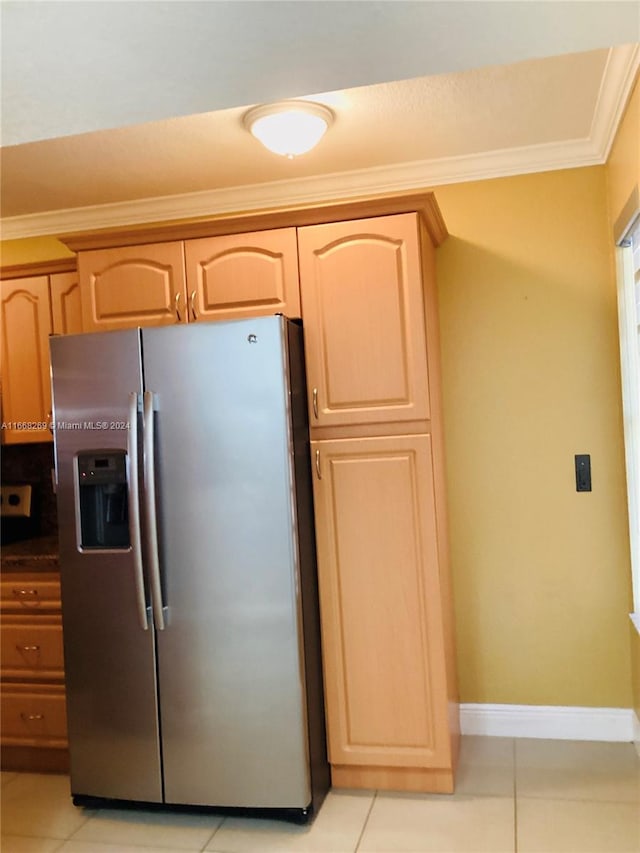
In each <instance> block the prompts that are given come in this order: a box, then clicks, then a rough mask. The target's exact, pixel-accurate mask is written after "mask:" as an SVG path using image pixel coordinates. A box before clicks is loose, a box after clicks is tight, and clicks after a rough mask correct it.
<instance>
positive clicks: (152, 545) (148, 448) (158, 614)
mask: <svg viewBox="0 0 640 853" xmlns="http://www.w3.org/2000/svg"><path fill="white" fill-rule="evenodd" d="M143 409H144V505H145V512H146V520H147V546H148V548H147V550H148V563H149V582H150V584H151V602H152V604H153V616H154V619H155V623H156V628H157V629H158V630H159V631H164V629H165V612H166V611H165V608H164V606H163V604H162V584H161V583H160V558H159V556H158V519H157V517H156V474H155V465H154V453H155V447H154V444H155V431H154V422H153V391H145V392H144V404H143Z"/></svg>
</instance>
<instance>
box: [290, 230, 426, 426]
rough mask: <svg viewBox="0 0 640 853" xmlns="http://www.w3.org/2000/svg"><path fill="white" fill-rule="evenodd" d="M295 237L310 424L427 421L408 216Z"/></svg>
mask: <svg viewBox="0 0 640 853" xmlns="http://www.w3.org/2000/svg"><path fill="white" fill-rule="evenodd" d="M298 240H299V246H300V288H301V296H302V312H303V318H304V321H305V351H306V356H307V366H308V377H309V383H308V384H309V388H310V392H312V393H313V389H315V394H314V397H315V400H314V401H312V405H311V406H310V419H311V420H310V423H311V425H312V426H330V425H346V424H366V423H385V422H386V423H388V422H394V421H410V420H420V419H425V418H428V417H429V394H428V377H427V359H426V348H425V331H424V309H423V300H422V285H421V272H420V253H419V239H418V222H417V217H416V215H415V214H403V215H399V216H386V217H377V218H374V219H365V220H358V221H354V222H338V223H331V224H326V225H313V226H309V227H307V228H301V229H299V234H298ZM313 402H315V403H316V405H313ZM316 412H317V414H316Z"/></svg>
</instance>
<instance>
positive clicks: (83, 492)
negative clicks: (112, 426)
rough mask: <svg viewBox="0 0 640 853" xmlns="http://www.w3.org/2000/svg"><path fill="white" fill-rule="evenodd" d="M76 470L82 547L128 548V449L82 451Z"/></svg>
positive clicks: (103, 548) (102, 548) (94, 548)
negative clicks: (126, 450)
mask: <svg viewBox="0 0 640 853" xmlns="http://www.w3.org/2000/svg"><path fill="white" fill-rule="evenodd" d="M77 471H78V492H77V494H78V511H79V516H80V539H79V542H78V545H79V547H80V549H81V550H84V549H91V550H108V551H111V550H113V549H128V548H129V547H130V545H131V540H130V536H129V511H128V498H127V454H126V452H125V451H124V450H107V451H104V452H96V451H90V452H88V453H79V454H78V468H77Z"/></svg>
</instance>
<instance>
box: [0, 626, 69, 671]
mask: <svg viewBox="0 0 640 853" xmlns="http://www.w3.org/2000/svg"><path fill="white" fill-rule="evenodd" d="M45 618H46V617H45ZM49 618H52V617H49ZM14 620H15V621H14ZM0 638H1V642H2V648H1V654H0V661H1V666H2V677H3V678H23V679H51V678H62V677H63V675H64V658H63V650H62V625H61V624H60V620H56V621H55V622H53V623H51V624H44V625H43V624H36V623H35V621H34V622H25V621H23V620H20V617H11V616H9V617H6V618H5V619H4V620H3V622H2V626H1V627H0Z"/></svg>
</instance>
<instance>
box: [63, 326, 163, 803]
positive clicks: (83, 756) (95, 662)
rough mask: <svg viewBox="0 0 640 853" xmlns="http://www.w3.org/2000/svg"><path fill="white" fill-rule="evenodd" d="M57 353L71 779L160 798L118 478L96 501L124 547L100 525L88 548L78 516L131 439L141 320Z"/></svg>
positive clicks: (154, 726)
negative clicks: (93, 484)
mask: <svg viewBox="0 0 640 853" xmlns="http://www.w3.org/2000/svg"><path fill="white" fill-rule="evenodd" d="M51 360H52V371H53V395H54V407H55V421H56V429H55V452H56V469H57V476H58V523H59V530H60V571H61V581H62V610H63V625H64V642H65V676H66V688H67V713H68V727H69V743H70V753H71V790H72V793H73V794H74V795H78V796H93V797H110V798H117V799H130V800H145V801H148V802H162V778H161V767H160V748H159V737H158V714H157V690H156V676H155V650H154V636H153V625H152V623H150V626H149V628H148V630H144V629H143V627H142V624H143V623H144V617H145V608H144V601H143V602H142V605H143V606H142V607H141V606H140V604H141V602H140V592H141V593H142V594H143V595H144V587H143V586H142V587H141V588H140V589H138V590H137V589H136V581H137V579H139V575H138V574H137V572H136V565H135V560H134V556H135V555H134V552H133V550H132V549H131V548H129V547H126V541H127V539H128V538H129V537H124V536H122V535H120V531H121V528H122V527H123V524H124V526H126V522H123V519H126V512H125V507H124V500H123V497H122V494H121V490H119V491H118V490H116V489H112V491H113V492H114V494H113V495H111V494H110V492H109V488H110V487H107V488H106V489H105V490H104V494H102V493H98V492H96V497H97V499H96V501H95V502H94V501H92V495H91V494H89V498H88V501H87V503H88V506H90V507H92V511H93V510H95V512H96V513H97V512H100V511H101V509H102V508H105V507H106V509H105V510H104V511H105V519H104V520H105V524H107V525H108V524H113V523H114V520H115V521H117V527H118V531H119V532H118V536H117V537H116V538H117V542H118V545H117V547H116V546H113V547H109V542H110V541H111V540H110V539H109V537H104V538H102V537H101V536H97V537H96V539H95V541H93V540H92V539H91V537H89V542H90V545H91V546H92V547H87V548H86V549H83V550H80V547H79V543H80V542H81V541H82V532H81V529H80V525H78V524H77V521H79V509H78V513H77V498H78V497H79V494H80V490H81V489H82V490H83V492H84V491H86V490H89V492H91V486H88V485H83V486H82V487H80V486H78V485H77V484H78V482H79V480H80V479H81V477H82V476H84V478H85V479H84V480H83V481H82V482H83V483H88V481H89V480H91V475H92V474H94V475H95V476H94V479H105V478H104V476H103V473H102V472H104V471H105V469H106V468H107V467H108V464H109V461H110V460H112V459H116V460H117V459H118V458H122V453H123V452H124V453H126V451H127V447H128V429H127V428H126V424H127V421H128V419H129V395H130V393H131V392H137V393H138V394H140V395H141V392H142V375H141V363H140V337H139V332H138V330H137V329H132V330H130V331H129V330H127V331H122V332H113V333H108V334H96V335H74V336H68V337H56V338H52V339H51ZM113 451H121V453H114V452H113ZM78 456H79V457H80V462H79V461H78ZM129 463H130V460H129V459H128V458H127V459H126V464H127V468H128V473H129V474H130V464H129ZM96 488H97V487H96ZM85 497H86V496H85ZM116 498H117V500H116ZM94 504H95V505H94ZM93 521H95V519H93ZM98 527H99V525H98ZM129 533H131V531H129ZM100 543H102V545H100ZM105 543H106V544H105ZM123 543H124V545H123Z"/></svg>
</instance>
